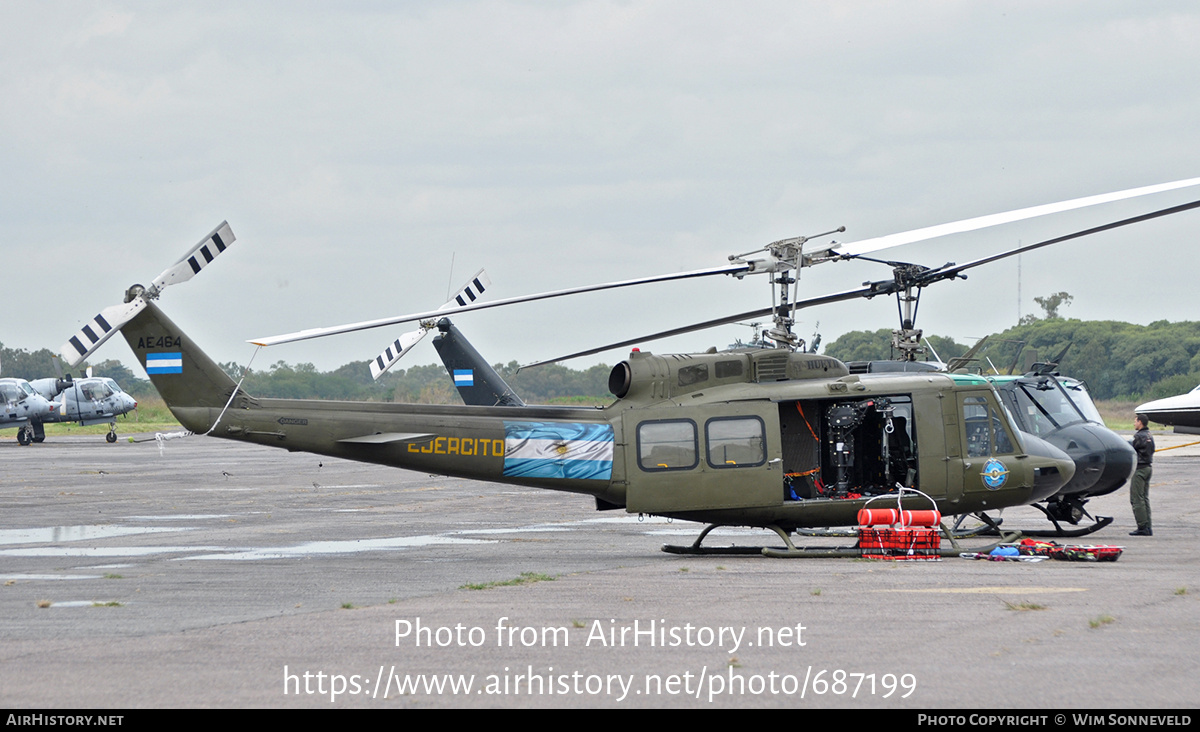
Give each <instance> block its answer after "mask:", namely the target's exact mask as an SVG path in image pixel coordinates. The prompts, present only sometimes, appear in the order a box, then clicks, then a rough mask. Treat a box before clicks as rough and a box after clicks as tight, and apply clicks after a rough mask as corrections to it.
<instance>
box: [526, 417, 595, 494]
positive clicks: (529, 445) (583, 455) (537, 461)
mask: <svg viewBox="0 0 1200 732" xmlns="http://www.w3.org/2000/svg"><path fill="white" fill-rule="evenodd" d="M612 461H613V428H612V425H610V424H589V423H580V422H505V423H504V475H511V476H520V477H523V478H572V479H581V480H611V479H612Z"/></svg>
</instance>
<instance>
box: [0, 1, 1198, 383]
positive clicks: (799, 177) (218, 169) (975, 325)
mask: <svg viewBox="0 0 1200 732" xmlns="http://www.w3.org/2000/svg"><path fill="white" fill-rule="evenodd" d="M1197 38H1200V6H1198V5H1197V4H1196V3H1194V2H1152V1H1143V2H1136V3H1131V2H1100V1H1097V0H1087V1H1086V2H1083V1H1080V2H1066V1H1056V2H1045V1H1044V0H1038V1H1031V2H986V1H972V2H966V1H963V2H905V3H900V2H853V1H842V2H836V3H834V2H796V1H795V0H787V1H785V2H754V1H749V2H747V1H746V0H739V2H728V3H726V2H697V1H696V0H688V1H687V2H665V1H664V2H652V3H637V2H578V3H571V2H502V1H496V2H448V1H442V2H430V3H422V2H405V3H394V2H359V3H355V2H339V3H336V4H334V3H300V2H257V3H245V2H236V3H219V2H205V3H202V4H183V3H144V4H142V3H128V2H93V3H86V2H70V3H55V2H38V3H18V2H4V3H0V99H3V104H0V133H2V134H0V171H2V173H3V175H2V176H0V247H2V251H3V253H4V259H3V261H4V266H3V270H2V271H3V273H4V275H5V280H6V282H7V285H8V287H7V297H6V298H5V305H4V315H3V316H0V326H2V327H0V342H3V343H4V345H6V346H9V347H18V348H26V349H30V350H33V349H37V348H51V349H53V350H57V349H58V347H59V346H60V345H61V344H62V343H63V342H64V341H65V340H66V339H67V337H69V336H70V335H71V334H72V333H74V332H75V330H77V329H78V328H79V327H80V326H81V325H82V324H83V323H85V322H87V321H88V320H89V319H90V318H91V317H92V316H94V315H95V314H96V313H97V312H98V311H99V310H101V309H102V308H104V307H106V306H108V305H112V304H115V303H117V302H119V301H120V300H121V297H122V293H123V292H124V289H125V288H126V287H127V286H129V285H130V284H132V283H134V282H142V283H146V282H149V281H150V280H151V279H152V278H153V277H154V276H155V275H157V274H158V273H159V272H160V271H162V270H163V269H165V268H166V267H167V266H168V265H170V264H171V263H173V262H174V261H175V260H176V259H177V258H178V257H179V256H180V254H182V253H183V252H184V251H185V250H186V249H188V248H189V247H190V246H192V245H193V244H195V243H196V242H197V241H198V240H199V239H200V238H201V237H202V236H204V235H205V234H206V233H207V232H208V231H210V230H211V229H212V228H213V227H215V226H216V225H217V224H218V223H220V222H221V221H222V220H225V219H227V220H228V221H229V223H230V225H231V226H232V228H233V231H234V232H235V234H236V235H237V242H236V243H235V244H234V246H233V247H232V248H231V249H230V250H229V251H228V252H227V253H226V254H225V255H223V256H222V257H221V258H220V259H218V260H217V261H216V262H215V263H214V264H213V265H212V266H211V267H209V268H207V269H205V270H204V272H202V273H201V275H200V276H198V277H196V278H195V279H193V280H192V281H190V282H188V283H187V284H183V285H180V286H177V287H172V288H170V289H169V290H168V291H167V292H166V293H165V295H164V296H163V299H162V301H161V303H162V306H163V307H164V309H165V310H166V311H167V312H168V313H169V314H170V315H171V317H172V318H173V319H174V320H175V321H176V323H178V324H179V325H180V326H181V327H182V328H183V329H184V330H185V332H186V333H188V334H189V335H190V336H192V338H193V339H194V340H196V341H197V342H198V343H199V344H200V345H201V346H202V347H203V348H205V350H207V351H208V352H209V353H210V354H211V355H212V356H213V357H214V358H216V359H217V360H219V361H237V362H239V363H243V364H244V363H246V361H247V360H248V359H249V358H250V356H251V354H252V353H253V351H254V347H253V346H250V345H248V344H247V343H246V342H245V341H246V339H249V338H252V337H257V336H266V335H273V334H279V333H285V332H289V331H294V330H299V329H302V328H309V327H316V326H326V325H334V324H338V323H343V322H350V321H358V320H365V319H371V318H379V317H384V316H388V315H397V314H401V313H407V312H413V311H420V310H427V309H432V308H435V307H437V306H439V305H440V304H441V303H442V302H443V301H444V300H445V299H446V296H447V294H448V290H450V289H452V288H457V287H458V286H459V285H460V284H462V282H463V281H464V280H465V279H466V278H467V277H468V276H469V275H471V274H472V273H474V272H475V271H476V270H477V269H478V268H480V267H485V268H486V269H487V271H488V273H489V275H490V276H491V279H492V281H493V283H494V285H493V290H492V292H491V293H490V294H491V295H493V296H494V297H496V298H501V297H511V296H515V295H521V294H526V293H532V292H537V291H542V290H549V289H558V288H563V287H569V286H575V285H584V284H590V283H595V282H602V281H607V280H619V279H627V278H632V277H637V276H643V275H653V274H659V273H664V272H672V271H681V270H690V269H698V268H703V267H712V266H718V265H721V264H724V263H725V262H726V257H727V256H728V255H729V254H734V253H740V252H745V251H748V250H751V249H755V248H757V247H760V246H762V245H764V244H766V243H768V242H770V241H773V240H776V239H780V238H783V237H787V236H795V235H798V234H814V233H819V232H822V231H827V230H830V229H834V228H836V227H838V226H845V227H846V228H847V232H846V233H845V234H844V235H839V238H840V239H841V240H843V241H853V240H857V239H863V238H867V237H873V236H879V235H883V234H888V233H892V232H898V231H904V230H907V229H913V228H917V227H922V226H928V225H932V224H938V223H943V222H947V221H953V220H957V219H962V218H967V217H971V216H978V215H983V214H988V213H994V212H998V211H1005V210H1009V209H1014V208H1020V207H1024V206H1031V205H1036V204H1040V203H1048V202H1052V201H1058V200H1063V199H1069V198H1076V197H1080V196H1085V195H1090V194H1095V193H1103V192H1107V191H1115V190H1120V189H1124V188H1132V187H1136V186H1142V185H1149V184H1153V183H1160V182H1165V181H1171V180H1177V179H1182V178H1191V177H1195V176H1200V135H1197V130H1198V129H1200V78H1198V77H1200V44H1197V43H1196V39H1197ZM1194 199H1200V188H1195V189H1191V190H1184V191H1178V192H1174V193H1168V194H1162V195H1158V196H1153V197H1149V198H1145V199H1140V200H1137V201H1133V202H1126V203H1121V204H1112V205H1107V206H1101V207H1097V208H1092V209H1088V210H1085V211H1081V212H1075V213H1069V214H1061V215H1056V216H1051V217H1048V218H1045V219H1040V220H1037V221H1034V222H1028V223H1023V224H1012V225H1007V226H1003V227H999V228H996V229H991V230H988V231H984V232H978V233H974V234H963V235H956V236H953V237H948V238H945V239H941V240H938V241H935V242H928V243H924V244H915V245H909V246H906V247H903V248H898V249H894V250H889V251H888V252H887V253H886V256H887V257H889V258H896V259H905V260H908V261H915V262H919V263H922V264H926V265H940V264H943V263H945V262H947V261H958V262H962V261H967V260H970V259H974V258H977V257H981V256H984V255H986V254H989V253H992V252H996V251H1000V250H1003V249H1007V248H1010V247H1013V246H1016V245H1017V244H1018V243H1025V244H1028V243H1031V242H1034V241H1038V240H1040V239H1043V238H1048V237H1050V236H1056V235H1060V234H1064V233H1068V232H1070V231H1073V230H1075V229H1079V228H1085V227H1089V226H1094V225H1097V224H1101V223H1105V222H1107V221H1110V220H1114V219H1117V218H1121V217H1124V216H1129V215H1133V214H1137V213H1142V212H1145V211H1149V210H1153V209H1157V208H1162V207H1165V206H1168V205H1172V204H1176V203H1181V202H1185V201H1191V200H1194ZM1197 229H1200V212H1190V213H1184V214H1181V215H1178V216H1175V217H1173V218H1171V219H1164V220H1159V221H1157V222H1153V223H1150V224H1145V225H1140V226H1137V227H1130V228H1125V229H1122V230H1120V231H1117V232H1113V233H1109V234H1104V235H1100V236H1096V237H1091V238H1089V239H1082V240H1078V241H1075V242H1072V243H1068V244H1063V245H1060V246H1059V247H1058V248H1057V249H1056V250H1054V251H1049V250H1043V251H1041V252H1038V253H1031V254H1027V255H1025V256H1023V257H1022V260H1021V277H1020V280H1019V286H1020V293H1021V297H1020V299H1018V270H1017V264H1016V262H1015V261H1008V262H1003V263H998V264H995V265H990V266H988V267H986V268H981V269H978V270H975V271H974V272H973V273H972V274H971V276H970V279H969V280H968V281H966V282H954V283H945V284H942V285H940V286H937V287H935V288H932V289H930V290H929V291H928V293H927V294H926V296H925V300H924V301H923V303H922V307H921V313H920V315H921V317H920V320H919V322H918V325H920V326H922V327H924V329H925V330H926V332H927V333H937V334H941V335H948V336H951V337H954V338H956V339H958V340H960V341H962V342H967V343H969V342H971V340H972V339H973V338H975V337H978V336H982V335H985V334H987V333H990V332H995V331H999V330H1002V329H1004V328H1006V327H1008V326H1009V325H1012V324H1013V323H1014V322H1015V321H1016V320H1017V318H1018V315H1019V314H1021V313H1028V312H1031V311H1036V306H1035V305H1034V304H1033V302H1032V298H1033V297H1035V296H1039V295H1046V294H1049V293H1052V292H1056V291H1060V290H1065V291H1067V292H1069V293H1070V294H1071V295H1073V296H1074V298H1075V299H1074V302H1073V303H1072V304H1071V305H1070V306H1069V307H1068V308H1066V309H1065V310H1064V314H1065V315H1067V316H1069V317H1076V318H1083V319H1115V320H1126V321H1131V322H1137V323H1149V322H1152V321H1155V320H1161V319H1166V320H1172V321H1175V320H1195V319H1197V318H1200V315H1198V314H1197V311H1196V305H1195V303H1196V296H1195V288H1196V271H1197V266H1196V265H1197V262H1198V261H1200V257H1198V256H1197V249H1196V247H1197V237H1196V235H1195V232H1196V231H1197ZM452 262H453V270H452V269H451V266H452ZM889 275H890V272H889V271H888V270H887V269H886V268H884V267H882V266H879V265H871V264H869V263H865V262H852V263H851V262H842V263H834V264H825V265H822V266H820V267H817V268H814V269H811V270H806V271H805V273H804V277H803V280H802V290H803V295H804V296H815V295H820V294H824V293H827V292H832V291H836V290H841V289H846V288H850V287H854V286H857V285H858V284H860V283H861V282H862V281H864V280H868V279H884V278H886V277H888V276H889ZM769 297H770V294H769V292H768V289H767V284H766V282H765V281H763V280H762V279H747V280H745V281H741V282H739V281H735V280H732V279H730V278H727V277H721V278H716V279H711V280H708V281H705V282H697V283H687V284H663V285H652V286H649V287H642V288H634V289H629V290H625V291H623V292H618V293H614V292H608V293H599V294H594V295H587V296H582V297H578V298H573V299H570V300H560V301H556V302H551V303H545V304H531V305H523V306H515V307H512V308H505V309H502V310H492V311H486V312H483V313H476V314H467V315H463V316H461V317H460V318H459V319H457V323H458V325H459V326H460V327H461V328H462V330H463V331H464V332H465V333H466V334H467V335H468V337H470V338H471V339H472V340H473V341H474V342H475V344H476V345H477V347H478V348H479V350H480V351H481V352H482V353H483V354H484V355H485V356H486V357H487V358H489V359H490V360H492V361H504V362H507V361H510V360H517V361H520V362H529V361H533V360H537V359H540V358H546V357H551V356H555V355H559V354H561V353H566V352H569V351H572V350H577V349H580V348H585V347H588V346H591V345H596V344H599V343H604V342H608V341H614V340H618V339H621V338H624V337H632V336H635V335H638V334H640V333H645V332H651V331H654V330H658V329H665V328H670V327H675V326H679V325H683V324H686V323H689V322H693V321H698V320H707V319H710V318H716V317H719V316H722V315H726V314H730V313H736V312H741V311H745V310H750V309H753V308H757V307H764V306H766V305H768V304H769V303H770V299H769ZM801 319H802V321H803V322H802V323H801V324H800V325H799V326H798V331H799V333H800V334H801V335H802V336H804V337H809V336H811V334H812V332H814V331H815V330H819V331H820V332H821V333H822V334H823V337H824V340H825V342H826V343H828V342H830V341H832V340H833V339H834V338H836V337H837V336H838V335H840V334H842V333H844V332H846V331H850V330H859V329H872V330H873V329H877V328H892V327H895V325H896V307H895V303H894V301H890V300H888V301H884V300H875V301H872V302H861V303H855V304H851V305H835V306H828V307H824V308H818V309H812V310H809V311H806V312H805V313H804V314H803V315H802V316H801ZM818 321H819V326H818V325H817V323H818ZM407 329H408V328H406V327H405V326H393V327H391V328H387V329H382V330H375V331H368V332H366V333H363V334H356V335H353V336H339V337H335V338H332V339H326V340H324V341H310V342H306V343H300V344H294V345H285V346H277V347H273V348H270V349H267V350H266V351H265V352H264V353H262V354H259V355H258V356H257V358H256V361H255V366H256V367H259V366H266V365H269V364H270V363H272V362H275V361H278V360H285V361H288V362H290V363H297V362H313V363H315V364H316V365H317V367H318V368H321V369H330V368H335V367H337V366H339V365H341V364H343V363H345V362H347V361H351V360H359V359H367V358H370V357H373V356H374V355H375V354H376V353H378V352H379V351H380V350H382V348H383V347H384V346H385V345H386V344H387V343H388V342H390V341H391V340H392V339H394V338H396V337H397V336H398V335H399V334H400V333H402V332H404V330H407ZM748 335H749V330H748V329H747V328H741V327H738V326H732V325H731V326H726V327H723V328H720V329H717V330H714V331H709V332H706V333H701V334H694V335H691V336H686V337H680V338H677V339H674V340H669V341H663V342H659V343H655V344H649V345H647V349H648V350H654V351H658V352H668V351H688V350H703V349H704V348H707V347H708V346H710V345H717V346H724V345H726V344H728V343H729V342H731V341H732V340H733V339H735V338H738V337H746V336H748ZM622 357H623V353H621V352H617V353H609V354H603V355H601V356H597V357H593V358H592V359H585V360H581V361H579V362H576V363H573V364H571V365H573V366H575V367H582V366H586V365H590V364H591V363H596V362H598V361H601V360H602V361H604V362H607V363H613V362H615V361H617V360H620V358H622ZM104 358H117V359H120V360H121V361H123V362H125V363H126V364H129V365H131V366H133V365H134V359H133V358H132V355H131V353H130V351H129V349H128V347H127V346H126V345H125V344H124V343H123V342H122V341H121V340H120V339H114V340H113V341H110V342H109V343H108V344H106V345H105V346H104V347H103V348H102V349H101V350H100V351H99V352H98V353H97V354H96V355H95V356H94V357H93V360H102V359H104ZM408 358H409V359H410V361H411V362H410V365H416V364H424V363H431V362H434V361H435V360H436V353H435V352H434V350H433V348H432V346H431V345H429V344H428V343H424V344H422V345H421V346H418V349H417V350H416V351H415V352H414V353H412V354H410V356H409V357H408ZM401 365H404V364H403V363H402V364H401ZM135 370H138V371H140V369H136V367H135Z"/></svg>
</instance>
